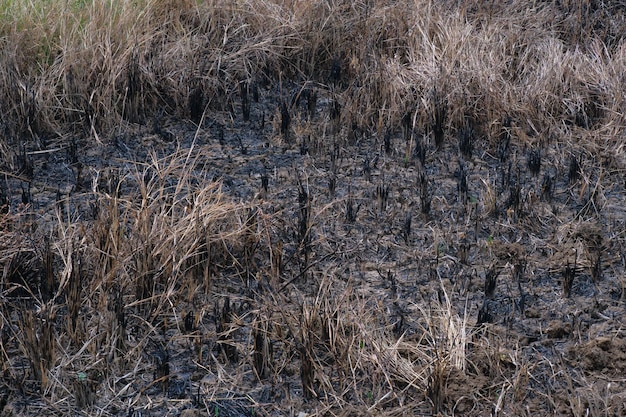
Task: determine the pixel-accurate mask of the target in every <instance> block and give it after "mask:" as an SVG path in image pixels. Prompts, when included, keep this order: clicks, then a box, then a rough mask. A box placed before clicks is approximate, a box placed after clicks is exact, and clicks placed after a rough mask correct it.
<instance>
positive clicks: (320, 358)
mask: <svg viewBox="0 0 626 417" xmlns="http://www.w3.org/2000/svg"><path fill="white" fill-rule="evenodd" d="M280 91H283V92H285V91H290V93H289V94H285V93H283V100H284V103H286V104H285V105H284V106H282V107H283V108H282V109H281V105H280V104H279V103H280V99H281V96H280ZM258 93H259V95H260V97H259V99H258V101H254V100H252V101H251V104H250V115H249V119H248V120H244V119H243V116H242V112H241V111H240V107H239V106H240V103H239V98H238V97H236V96H235V97H233V98H232V103H233V104H232V105H231V106H230V108H227V109H225V110H219V109H213V110H209V111H207V112H206V113H205V114H204V116H203V117H202V118H201V120H196V123H193V122H191V121H181V120H180V119H175V118H171V117H161V118H157V119H155V120H152V121H150V122H147V123H145V124H143V125H128V126H125V127H121V128H120V131H119V133H118V134H116V135H113V136H112V137H106V138H104V137H101V138H99V142H98V141H95V140H94V139H93V138H92V137H90V138H89V139H86V138H80V137H77V138H75V139H71V140H70V139H68V138H63V139H62V140H61V139H57V140H50V142H49V143H44V144H41V143H32V144H30V145H29V147H28V148H27V149H25V150H24V152H25V154H24V155H22V158H25V159H24V160H23V161H22V162H23V163H22V165H25V166H26V168H25V169H23V170H22V173H21V174H20V175H19V176H17V177H16V176H7V177H6V180H5V195H6V198H7V199H8V201H9V204H10V206H11V211H12V212H17V213H24V214H23V216H22V217H21V218H22V219H25V220H23V221H24V222H25V223H27V224H28V227H30V228H33V229H34V228H35V225H36V228H37V231H36V233H39V234H40V235H42V236H44V235H46V233H53V231H54V230H56V228H57V226H56V225H57V224H58V223H59V222H61V223H64V222H68V223H69V222H71V223H77V224H78V223H84V224H89V223H90V222H95V221H96V218H97V216H98V213H97V210H95V209H94V207H96V204H95V202H96V201H97V200H98V198H99V197H98V196H102V195H109V196H110V195H113V194H115V193H119V196H120V198H122V199H124V198H126V199H131V198H135V197H136V195H137V189H138V183H137V181H136V176H135V174H136V173H137V172H141V171H142V169H144V168H145V167H146V166H152V167H156V166H157V165H158V164H157V163H156V162H155V161H161V162H160V163H162V164H163V165H164V166H165V165H167V163H166V162H165V161H168V158H171V157H172V155H181V158H182V159H187V160H188V161H189V164H190V166H191V165H193V171H192V177H193V176H196V177H197V178H199V179H203V180H207V181H209V182H215V183H217V184H220V186H221V190H222V192H223V193H224V194H225V196H226V198H228V199H230V200H232V201H233V202H235V203H241V204H242V205H244V206H245V207H248V213H249V216H248V217H247V218H244V219H242V222H243V223H245V222H249V221H253V222H255V227H256V229H255V230H256V231H257V234H258V235H259V237H258V238H257V240H256V242H257V243H256V246H253V247H252V249H251V252H249V253H248V254H247V255H248V256H247V257H246V259H247V260H248V262H249V263H248V264H247V265H243V264H241V263H237V262H235V261H232V262H230V263H229V262H222V263H221V264H219V265H218V266H216V267H215V270H214V272H213V278H212V282H211V290H210V291H198V292H196V293H193V294H192V295H191V296H189V297H180V299H177V301H176V304H175V306H173V307H172V308H171V309H162V310H160V311H161V312H160V313H159V314H147V315H144V316H145V317H144V316H142V314H140V313H139V312H138V311H139V310H138V309H139V308H140V307H138V306H137V303H133V302H132V301H133V296H131V295H129V294H126V295H125V296H124V297H125V298H124V300H125V302H124V304H125V307H124V311H125V313H126V316H127V319H126V321H127V324H126V331H127V337H128V341H127V344H128V346H130V348H129V350H130V351H131V353H132V354H134V355H136V357H137V358H140V360H139V359H138V360H137V361H136V362H132V361H131V363H123V359H122V360H121V362H119V363H118V362H116V365H115V366H113V367H111V368H106V369H107V372H106V375H104V376H103V375H102V373H103V371H101V366H102V365H97V366H96V365H94V366H92V367H90V366H87V368H89V369H90V371H89V372H92V371H93V374H91V373H88V378H87V379H89V380H90V383H91V385H90V386H89V388H88V389H86V392H87V394H86V395H87V397H89V396H92V397H94V398H91V399H87V400H85V399H83V400H80V399H79V398H78V396H79V394H78V393H77V391H76V390H72V389H68V390H67V392H65V394H56V395H57V397H55V398H57V400H58V402H57V403H55V401H53V400H51V399H50V394H49V393H43V394H42V393H41V392H39V390H38V389H37V385H36V384H33V383H30V384H29V382H28V381H29V380H31V379H33V376H32V375H31V371H30V370H29V369H30V367H29V365H28V361H27V359H26V358H25V357H24V355H23V354H22V353H20V352H21V351H20V350H19V347H18V346H17V345H15V344H11V343H10V342H9V341H8V338H9V337H10V333H9V331H8V330H5V331H4V333H3V337H5V339H6V343H5V344H4V346H5V349H7V352H4V354H5V355H6V356H7V358H9V359H8V360H5V361H3V363H4V364H5V365H4V366H5V370H6V369H8V368H9V367H11V368H12V369H22V370H23V371H22V372H23V374H22V381H21V382H20V384H21V385H20V387H19V388H18V385H19V384H18V385H16V380H15V378H16V375H17V374H16V373H15V372H14V371H11V372H10V371H8V370H7V371H6V372H5V374H4V377H3V382H2V386H3V388H2V391H4V392H5V394H2V396H1V397H2V400H3V402H4V405H3V414H2V415H7V416H8V415H27V414H36V413H41V412H43V411H42V410H47V411H50V410H52V411H50V412H52V413H57V414H65V413H66V412H68V411H67V410H71V409H73V408H72V407H78V408H77V409H82V411H79V412H80V413H85V414H89V415H95V414H98V415H135V416H139V415H187V416H190V415H204V416H206V415H220V416H222V415H299V413H309V414H314V415H356V414H360V415H363V414H370V415H381V414H385V413H386V414H389V415H418V414H419V415H434V414H437V413H442V414H456V415H487V414H490V413H497V414H503V415H526V414H534V415H555V414H556V415H583V414H585V412H589V413H591V414H590V415H598V414H596V412H598V413H599V412H606V413H607V415H624V413H626V395H625V394H624V392H626V380H624V371H625V370H626V341H625V339H624V331H625V330H624V329H625V328H626V323H625V322H624V308H625V307H626V294H625V293H624V284H625V282H626V274H625V267H624V263H625V258H624V241H625V233H626V225H625V222H626V207H625V205H624V201H625V195H626V190H625V186H626V184H625V180H626V172H625V167H624V161H623V155H622V156H621V158H622V160H620V159H619V158H620V152H618V151H616V150H614V149H609V148H603V147H601V146H598V145H597V144H594V143H592V142H588V141H586V140H585V139H584V138H585V135H584V132H585V127H584V126H581V127H577V126H571V127H570V129H569V130H568V132H574V133H576V132H581V133H580V136H579V138H577V137H564V135H563V134H562V133H561V131H560V130H559V129H556V128H555V129H551V130H550V131H536V130H535V129H534V127H533V126H532V124H529V123H527V122H526V121H519V120H514V119H507V118H506V116H505V115H503V117H502V120H499V121H495V122H494V123H500V124H501V134H500V135H499V136H498V137H495V138H491V139H488V138H487V137H486V134H485V131H484V126H472V125H471V124H468V125H467V126H466V127H465V128H461V129H453V128H450V127H449V126H448V127H446V129H445V131H444V137H443V140H442V142H441V143H440V144H439V145H437V143H436V138H435V134H434V133H433V132H423V131H420V130H419V129H418V128H417V127H415V126H414V125H413V123H414V121H415V120H411V118H407V120H405V122H404V123H403V125H402V126H398V127H397V128H395V129H389V130H388V131H382V132H368V131H365V130H361V129H360V128H359V127H358V126H354V125H350V123H348V122H346V121H345V120H342V119H341V116H340V115H339V112H338V111H337V107H338V106H340V104H341V103H338V102H336V101H335V100H334V98H333V95H332V94H331V92H330V91H328V90H327V89H325V88H323V87H321V86H309V87H306V88H303V87H302V86H297V85H291V86H288V87H285V86H282V87H280V88H279V86H271V87H268V88H262V89H260V90H259V92H258ZM287 114H288V115H289V117H288V118H289V121H288V122H287V121H286V118H287ZM67 143H70V144H69V145H67ZM16 153H17V152H16ZM621 154H623V152H621ZM17 159H19V155H18V157H17ZM24 161H26V162H24ZM29 170H30V173H29ZM30 174H32V179H31V180H27V177H28V176H29V175H30ZM168 181H170V182H171V185H172V187H175V184H176V179H175V178H174V177H172V178H170V179H169V180H168ZM118 185H119V191H116V189H117V188H118ZM15 227H18V226H15ZM19 227H25V226H24V225H21V226H19ZM33 233H35V232H33ZM25 245H28V244H25ZM33 245H35V243H33ZM55 262H56V263H55V268H57V269H61V268H62V267H63V265H62V263H61V262H60V260H58V259H57V260H56V261H55ZM7 265H8V264H7ZM7 268H8V266H7V267H5V270H6V269H7ZM5 276H6V275H5ZM177 290H179V291H180V292H181V293H183V292H184V291H185V289H184V288H183V285H182V284H181V285H180V287H177ZM129 291H130V290H129ZM85 296H87V295H85ZM4 298H5V300H4V301H5V302H7V303H9V304H10V303H14V302H15V303H17V301H15V300H14V299H13V298H11V297H8V296H7V297H4ZM5 311H6V313H5V314H6V315H7V316H9V317H12V318H13V320H17V319H18V317H17V316H16V315H15V314H16V313H15V312H12V311H11V308H10V307H6V308H5ZM442 312H443V313H442ZM444 313H445V314H448V315H447V316H445V314H444ZM62 315H63V313H59V315H58V317H62ZM186 315H189V317H192V319H189V322H188V323H185V320H184V318H185V316H186ZM444 316H445V317H448V318H449V320H450V321H449V322H448V325H449V326H450V328H451V329H452V330H449V331H448V330H447V329H445V323H444V320H439V321H434V320H432V317H439V318H442V317H444ZM142 317H144V318H142ZM361 319H362V321H361V322H359V320H361ZM61 321H62V320H61V318H59V319H58V322H57V326H58V330H57V334H61V333H62V332H63V330H62V328H63V325H62V323H61ZM148 322H149V323H148ZM451 323H456V324H457V325H459V326H461V328H462V330H459V328H458V327H454V326H453V325H452V324H451ZM259 329H262V332H261V331H260V330H259ZM302 329H306V330H302ZM455 329H456V330H455ZM359 331H361V333H359ZM450 331H452V332H454V331H456V332H457V333H455V334H456V335H457V336H455V337H462V341H461V342H459V341H458V339H455V337H452V336H450V333H449V332H450ZM259 332H261V333H262V334H263V335H264V336H265V337H260V336H258V334H259ZM368 332H371V333H368ZM368 334H369V335H370V338H369V339H368V338H367V337H366V336H365V335H368ZM459 335H461V336H459ZM61 339H62V338H61ZM61 339H60V340H61ZM59 343H60V342H59ZM259 345H263V346H262V347H259ZM133 347H137V349H139V350H140V352H139V353H137V352H136V351H133ZM10 349H14V350H13V351H8V350H10ZM263 349H265V350H263ZM422 351H423V352H430V353H429V355H430V356H428V355H426V353H425V354H424V355H425V356H428V357H420V353H419V352H422ZM359 352H361V353H359ZM389 352H393V355H391V354H389ZM433 352H435V354H433ZM437 352H439V354H440V355H441V357H440V358H437V354H436V353H437ZM459 352H460V353H459ZM132 354H131V356H132ZM360 355H361V356H360ZM394 355H395V356H394ZM455 355H456V356H455ZM458 355H461V356H460V357H461V359H460V361H461V362H460V363H459V362H455V360H456V359H455V358H458ZM444 359H445V360H444ZM255 361H257V363H255ZM258 361H261V362H262V363H261V364H259V363H258ZM455 363H456V366H455ZM9 364H10V366H9ZM377 364H378V365H377ZM165 365H167V367H165ZM116 367H118V368H116ZM403 367H406V368H408V369H404V368H403ZM96 371H98V372H96ZM438 372H439V374H440V379H437V375H438ZM81 375H82V374H81ZM58 378H60V379H63V378H65V380H66V381H70V380H72V378H73V376H72V375H69V373H66V374H62V373H61V375H60V376H58ZM438 381H439V382H438ZM65 385H67V386H73V385H69V383H66V384H65ZM64 395H65V396H64ZM46 398H48V399H46ZM79 406H80V407H79ZM325 413H326V414H325ZM300 415H305V414H300Z"/></svg>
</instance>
